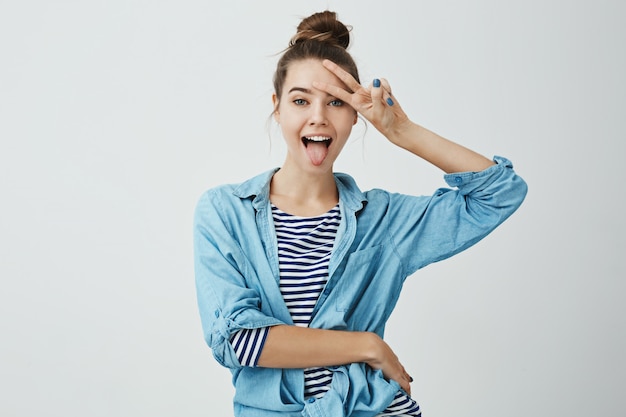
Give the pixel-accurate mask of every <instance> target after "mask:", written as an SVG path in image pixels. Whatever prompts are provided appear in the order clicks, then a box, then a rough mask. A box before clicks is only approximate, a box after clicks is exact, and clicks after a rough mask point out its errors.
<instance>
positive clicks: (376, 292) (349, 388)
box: [194, 157, 527, 417]
mask: <svg viewBox="0 0 626 417" xmlns="http://www.w3.org/2000/svg"><path fill="white" fill-rule="evenodd" d="M494 160H495V161H496V162H497V164H496V165H493V166H491V167H489V168H487V169H485V170H484V171H481V172H476V173H475V172H463V173H456V174H447V175H445V176H444V178H445V180H446V182H447V183H448V184H449V185H450V186H451V187H455V189H452V188H441V189H438V190H437V191H435V193H434V194H433V195H432V196H409V195H404V194H396V193H389V192H387V191H383V190H379V189H374V190H370V191H367V192H361V191H360V190H359V188H358V187H357V185H356V184H355V182H354V180H353V179H352V178H351V177H350V176H348V175H346V174H339V173H337V174H335V179H336V183H337V188H338V190H339V204H340V209H341V213H342V221H341V225H340V228H339V230H338V233H337V237H336V239H335V244H334V248H333V255H332V257H331V260H330V265H329V278H328V283H327V284H326V287H325V288H324V290H323V292H322V294H321V295H320V298H319V300H318V302H317V305H316V306H315V309H314V311H313V317H312V320H311V324H310V327H314V328H323V329H336V330H349V331H370V332H375V333H377V334H378V335H379V336H381V337H383V335H384V331H385V323H386V322H387V319H388V318H389V315H390V314H391V312H392V310H393V308H394V306H395V305H396V302H397V300H398V297H399V295H400V290H401V289H402V285H403V283H404V280H405V279H406V278H407V277H408V276H410V275H411V274H413V273H414V272H415V271H417V270H418V269H420V268H422V267H424V266H426V265H428V264H429V263H431V262H437V261H440V260H442V259H445V258H448V257H450V256H452V255H454V254H456V253H458V252H460V251H462V250H464V249H466V248H468V247H470V246H472V245H473V244H475V243H476V242H478V241H479V240H481V239H482V238H483V237H485V236H486V235H487V234H489V232H491V231H492V230H493V229H494V228H495V227H497V226H498V225H499V224H501V223H502V222H503V221H504V220H505V219H506V218H507V217H509V216H510V215H511V214H512V213H513V212H514V211H515V210H516V209H517V208H518V207H519V205H520V204H521V203H522V201H523V199H524V197H525V195H526V191H527V186H526V183H525V182H524V180H522V179H521V178H520V177H519V176H517V175H516V174H515V172H514V171H513V166H512V164H511V162H510V161H508V160H507V159H505V158H502V157H495V158H494ZM275 172H276V170H271V171H268V172H266V173H264V174H261V175H259V176H257V177H254V178H252V179H250V180H248V181H246V182H244V183H242V184H239V185H223V186H219V187H216V188H213V189H210V190H208V191H207V192H206V193H204V194H203V195H202V196H201V198H200V200H199V202H198V205H197V207H196V212H195V221H194V245H195V273H196V287H197V297H198V305H199V310H200V318H201V322H202V326H203V330H204V337H205V339H206V341H207V343H208V345H209V347H210V348H211V350H212V352H213V355H214V357H215V359H216V360H217V361H218V362H219V363H220V364H222V365H223V366H226V367H228V368H230V370H231V372H232V377H233V384H234V386H235V397H234V410H235V416H237V417H247V416H254V417H266V416H267V417H270V416H280V417H286V416H293V417H296V416H298V417H299V416H305V417H321V416H326V417H330V416H332V417H334V416H344V415H345V416H373V415H375V414H376V413H377V412H380V411H381V410H383V409H385V407H386V406H387V405H389V403H391V401H392V400H393V398H394V395H395V394H396V393H397V392H398V390H399V385H398V384H397V383H396V382H395V381H387V380H385V379H384V378H383V375H382V372H381V371H377V370H373V369H371V368H370V367H369V366H367V365H365V364H363V363H353V364H348V365H343V366H337V367H333V368H332V370H333V381H332V384H331V389H330V391H328V392H327V393H326V394H325V395H324V397H323V398H321V399H318V400H315V399H309V400H307V401H305V399H304V376H303V370H302V369H273V368H262V367H244V366H242V365H241V364H240V363H239V361H238V359H237V356H236V355H235V352H234V350H233V348H232V346H231V344H230V343H229V339H230V336H231V334H232V333H234V332H236V331H237V330H238V329H242V328H258V327H264V326H272V325H278V324H293V322H292V320H291V315H290V314H289V311H288V310H287V307H286V305H285V303H284V301H283V298H282V295H281V293H280V290H279V271H278V253H277V242H276V236H275V233H274V224H273V220H272V213H271V209H270V201H269V187H270V180H271V178H272V175H273V174H274V173H275Z"/></svg>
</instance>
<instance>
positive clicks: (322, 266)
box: [231, 205, 420, 416]
mask: <svg viewBox="0 0 626 417" xmlns="http://www.w3.org/2000/svg"><path fill="white" fill-rule="evenodd" d="M272 216H273V218H274V227H275V230H276V236H277V241H278V261H279V268H280V292H281V294H282V296H283V299H284V301H285V304H286V305H287V308H288V309H289V312H290V314H291V317H292V319H293V322H294V324H295V325H296V326H301V327H308V325H309V323H310V321H311V315H312V313H313V309H314V307H315V304H316V303H317V300H318V298H319V296H320V294H321V292H322V290H323V289H324V286H325V285H326V281H327V280H328V264H329V261H330V256H331V253H332V248H333V243H334V241H335V236H336V234H337V229H338V228H339V223H340V221H341V213H340V210H339V205H337V206H335V207H334V208H332V209H331V210H330V211H328V212H327V213H325V214H323V215H321V216H316V217H300V216H293V215H291V214H288V213H285V212H283V211H282V210H280V209H279V208H277V207H276V206H274V205H272ZM268 329H269V328H267V327H264V328H259V329H244V330H240V331H239V332H236V333H234V334H233V336H232V337H231V344H232V346H233V348H234V350H235V352H236V354H237V357H238V358H239V361H240V363H241V364H242V365H244V366H256V364H257V361H258V359H259V356H260V354H261V351H262V349H263V344H264V343H265V338H266V336H267V332H268ZM304 379H305V380H304V386H305V387H304V396H305V398H310V397H315V398H321V397H322V396H323V395H324V393H325V392H326V391H328V390H329V387H330V383H331V380H332V371H330V370H329V369H327V368H321V367H320V368H309V369H305V370H304ZM400 415H404V416H418V415H420V410H419V406H418V405H417V403H415V401H413V400H412V399H411V398H409V397H408V396H406V395H405V394H404V393H402V392H399V393H398V394H397V395H396V397H395V399H394V401H393V402H392V404H390V406H389V407H388V408H387V409H386V410H385V411H384V412H383V413H382V414H379V416H400Z"/></svg>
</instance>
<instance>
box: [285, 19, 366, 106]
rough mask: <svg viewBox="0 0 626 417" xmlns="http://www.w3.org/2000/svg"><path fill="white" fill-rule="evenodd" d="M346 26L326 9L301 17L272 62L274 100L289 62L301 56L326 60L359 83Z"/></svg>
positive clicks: (348, 31)
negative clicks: (278, 54) (281, 51)
mask: <svg viewBox="0 0 626 417" xmlns="http://www.w3.org/2000/svg"><path fill="white" fill-rule="evenodd" d="M350 29H351V28H349V27H347V26H346V25H344V24H343V23H341V22H340V21H339V20H337V14H336V13H335V12H330V11H328V10H327V11H324V12H320V13H314V14H312V15H311V16H309V17H306V18H304V19H303V20H302V22H300V24H299V25H298V29H297V33H296V34H295V35H294V36H293V38H291V41H290V42H289V47H288V48H287V49H286V50H285V53H284V54H283V56H282V57H281V58H280V59H279V60H278V64H277V65H276V72H275V73H274V92H275V93H276V97H277V99H278V100H279V101H280V97H281V94H282V89H283V84H284V83H285V78H286V77H287V70H288V69H289V65H290V64H291V63H292V62H296V61H301V60H303V59H309V58H313V59H319V60H322V59H329V60H331V61H333V62H334V63H336V64H337V65H339V66H340V67H341V68H343V69H344V70H345V71H347V72H348V73H350V75H352V76H353V77H354V78H355V79H356V80H357V82H359V83H360V80H359V71H358V69H357V67H356V64H355V63H354V59H352V56H350V54H349V53H348V51H347V48H348V45H349V44H350Z"/></svg>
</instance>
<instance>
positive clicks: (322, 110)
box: [309, 103, 328, 125]
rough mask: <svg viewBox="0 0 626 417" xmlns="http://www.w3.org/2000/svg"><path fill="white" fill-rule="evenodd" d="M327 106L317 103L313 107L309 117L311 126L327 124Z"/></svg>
mask: <svg viewBox="0 0 626 417" xmlns="http://www.w3.org/2000/svg"><path fill="white" fill-rule="evenodd" d="M327 122H328V120H327V119H326V106H325V105H324V104H323V103H315V104H313V105H312V106H311V115H310V117H309V124H311V125H319V124H326V123H327Z"/></svg>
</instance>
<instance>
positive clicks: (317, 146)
mask: <svg viewBox="0 0 626 417" xmlns="http://www.w3.org/2000/svg"><path fill="white" fill-rule="evenodd" d="M332 141H333V138H331V137H330V136H303V137H302V143H303V144H304V147H305V148H306V153H307V155H309V159H310V160H311V163H312V164H313V165H315V166H319V165H321V164H322V162H324V159H326V155H328V147H329V146H330V144H331V142H332Z"/></svg>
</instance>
